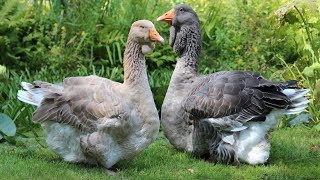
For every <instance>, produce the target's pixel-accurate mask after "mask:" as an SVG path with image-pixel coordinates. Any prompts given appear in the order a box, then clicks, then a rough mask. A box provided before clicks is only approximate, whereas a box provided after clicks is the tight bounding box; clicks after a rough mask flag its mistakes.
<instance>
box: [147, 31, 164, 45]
mask: <svg viewBox="0 0 320 180" xmlns="http://www.w3.org/2000/svg"><path fill="white" fill-rule="evenodd" d="M149 37H150V39H151V41H154V42H161V43H164V39H163V38H162V37H161V36H160V34H159V33H158V31H157V30H156V29H155V28H151V29H150V30H149Z"/></svg>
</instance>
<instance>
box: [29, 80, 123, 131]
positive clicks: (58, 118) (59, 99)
mask: <svg viewBox="0 0 320 180" xmlns="http://www.w3.org/2000/svg"><path fill="white" fill-rule="evenodd" d="M46 84H47V83H43V82H36V85H35V87H39V88H42V87H43V88H44V86H45V85H46ZM120 85H121V84H120V83H117V82H113V81H111V80H108V79H105V78H100V77H97V76H87V77H70V78H66V79H65V80H64V82H63V90H62V91H60V92H58V91H57V92H52V91H51V92H50V93H48V94H46V95H45V97H44V99H43V100H42V102H41V105H40V107H39V108H38V109H37V110H36V111H35V113H34V115H33V121H34V122H45V121H55V122H59V123H64V124H69V125H71V126H73V127H75V128H77V129H80V130H87V131H95V130H96V129H97V121H99V119H102V118H115V117H118V116H120V115H121V114H123V113H124V111H125V109H126V105H127V103H125V99H124V98H122V96H123V95H122V94H121V93H120V92H119V88H118V87H119V86H120Z"/></svg>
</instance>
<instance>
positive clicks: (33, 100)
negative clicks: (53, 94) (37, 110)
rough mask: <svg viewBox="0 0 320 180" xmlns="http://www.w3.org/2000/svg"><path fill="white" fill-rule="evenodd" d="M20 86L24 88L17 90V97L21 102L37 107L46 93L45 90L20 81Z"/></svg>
mask: <svg viewBox="0 0 320 180" xmlns="http://www.w3.org/2000/svg"><path fill="white" fill-rule="evenodd" d="M21 86H22V88H23V89H24V90H19V91H18V93H17V96H18V99H19V100H20V101H22V102H25V103H28V104H31V105H34V106H37V107H39V106H40V104H41V101H42V99H43V98H44V95H45V94H47V91H46V90H45V89H42V88H39V87H36V86H34V85H32V84H30V83H27V82H21Z"/></svg>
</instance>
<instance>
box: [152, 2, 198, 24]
mask: <svg viewBox="0 0 320 180" xmlns="http://www.w3.org/2000/svg"><path fill="white" fill-rule="evenodd" d="M157 21H164V22H166V23H168V24H169V25H172V26H175V27H179V26H183V25H195V24H199V19H198V16H197V14H196V12H195V11H194V10H193V9H192V8H191V7H190V6H188V5H186V4H178V5H176V6H174V7H173V9H171V10H170V11H168V12H166V13H164V14H163V15H162V16H160V17H158V19H157Z"/></svg>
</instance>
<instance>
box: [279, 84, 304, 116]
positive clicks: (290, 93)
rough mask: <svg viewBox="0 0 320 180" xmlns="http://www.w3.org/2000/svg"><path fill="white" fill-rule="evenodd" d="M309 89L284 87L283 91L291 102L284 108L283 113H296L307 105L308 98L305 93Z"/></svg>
mask: <svg viewBox="0 0 320 180" xmlns="http://www.w3.org/2000/svg"><path fill="white" fill-rule="evenodd" d="M309 91H310V89H284V90H283V91H282V93H284V94H285V95H286V96H287V97H288V98H289V99H290V101H291V104H290V105H289V107H288V108H287V109H286V112H285V114H298V113H301V112H302V111H304V110H305V109H306V108H307V107H308V103H309V100H308V99H307V98H306V97H305V95H306V94H307V93H308V92H309Z"/></svg>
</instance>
